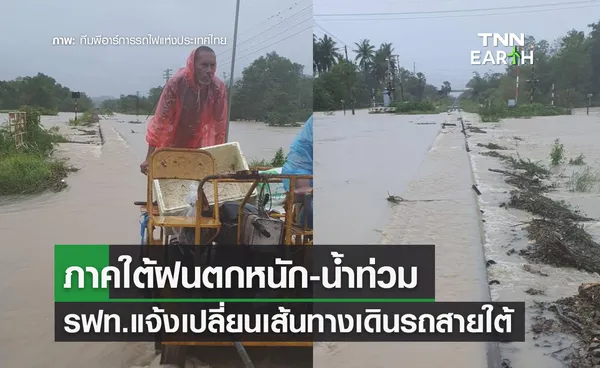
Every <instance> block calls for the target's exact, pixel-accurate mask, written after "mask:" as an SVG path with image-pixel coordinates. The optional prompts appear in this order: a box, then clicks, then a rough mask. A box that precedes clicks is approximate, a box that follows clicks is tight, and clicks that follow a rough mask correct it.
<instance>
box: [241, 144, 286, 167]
mask: <svg viewBox="0 0 600 368" xmlns="http://www.w3.org/2000/svg"><path fill="white" fill-rule="evenodd" d="M286 159H287V156H286V155H285V154H284V153H283V148H281V147H279V149H278V150H277V152H275V156H273V158H272V159H271V160H266V159H260V160H251V161H250V162H249V163H248V165H249V166H250V167H269V168H272V167H282V166H283V164H285V160H286Z"/></svg>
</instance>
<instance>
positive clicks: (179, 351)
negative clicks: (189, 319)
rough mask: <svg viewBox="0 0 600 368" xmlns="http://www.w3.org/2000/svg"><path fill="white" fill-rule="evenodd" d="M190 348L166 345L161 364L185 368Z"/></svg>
mask: <svg viewBox="0 0 600 368" xmlns="http://www.w3.org/2000/svg"><path fill="white" fill-rule="evenodd" d="M187 351H188V347H187V346H186V345H164V346H163V349H162V354H161V356H160V364H173V365H176V366H179V367H181V368H185V360H186V358H187Z"/></svg>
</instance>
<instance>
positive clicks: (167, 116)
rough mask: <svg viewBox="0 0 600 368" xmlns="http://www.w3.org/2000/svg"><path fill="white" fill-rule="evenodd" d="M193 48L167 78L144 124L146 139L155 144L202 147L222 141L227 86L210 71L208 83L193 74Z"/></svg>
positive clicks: (159, 146)
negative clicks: (198, 81) (173, 73)
mask: <svg viewBox="0 0 600 368" xmlns="http://www.w3.org/2000/svg"><path fill="white" fill-rule="evenodd" d="M195 54H196V50H194V51H193V52H192V53H191V54H190V56H189V57H188V59H187V63H186V66H185V68H181V69H179V70H178V71H177V73H175V75H174V76H173V77H171V79H169V80H168V81H167V84H166V85H165V87H164V89H163V92H162V94H161V95H160V99H159V101H158V105H157V106H156V112H155V113H154V117H153V118H152V120H151V121H150V123H149V124H148V129H147V132H146V142H148V145H149V146H152V147H156V148H164V147H171V148H202V147H208V146H214V145H217V144H223V143H225V131H226V129H227V127H226V125H227V121H226V120H227V89H226V88H225V83H223V81H221V80H220V79H218V78H217V77H215V76H214V75H213V81H212V83H211V84H209V85H208V86H200V85H198V84H197V83H196V78H195V76H194V59H195Z"/></svg>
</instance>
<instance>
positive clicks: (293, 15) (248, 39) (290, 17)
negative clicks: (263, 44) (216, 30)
mask: <svg viewBox="0 0 600 368" xmlns="http://www.w3.org/2000/svg"><path fill="white" fill-rule="evenodd" d="M298 4H299V2H298V3H296V4H295V6H297V5H298ZM292 8H294V6H292V7H290V8H288V9H287V10H290V9H292ZM311 8H312V4H311V5H309V6H307V7H305V8H302V9H301V10H300V11H298V12H296V13H294V14H292V15H291V16H289V17H287V18H284V19H283V20H281V21H279V22H278V23H276V24H274V25H272V26H271V27H269V28H267V29H266V30H264V31H261V32H260V33H259V34H257V35H254V36H252V37H249V38H247V39H246V40H244V41H242V42H240V43H238V46H240V45H243V44H245V43H248V42H250V41H252V40H253V39H255V38H257V37H259V36H262V35H263V34H264V33H265V32H268V31H269V30H271V29H273V28H275V27H277V26H278V25H280V24H282V23H285V22H289V21H290V20H291V19H293V18H295V17H297V16H299V15H301V14H302V13H304V12H306V11H307V10H309V9H311ZM284 12H285V11H284ZM281 13H282V12H279V13H277V14H276V15H280V14H281ZM276 15H273V16H271V17H270V18H269V19H268V20H267V21H265V22H261V23H260V24H257V25H256V26H255V27H252V28H251V29H253V28H258V27H259V26H261V25H263V24H265V23H267V22H268V21H269V20H271V19H273V17H274V16H276ZM311 16H312V14H311ZM232 50H233V48H230V49H227V50H224V51H222V52H220V53H219V54H218V55H217V57H218V56H221V55H223V54H225V53H227V52H229V51H232Z"/></svg>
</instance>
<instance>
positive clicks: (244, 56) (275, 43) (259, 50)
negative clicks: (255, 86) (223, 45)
mask: <svg viewBox="0 0 600 368" xmlns="http://www.w3.org/2000/svg"><path fill="white" fill-rule="evenodd" d="M312 28H313V26H312V24H311V26H310V27H307V28H304V29H302V30H300V31H298V32H296V33H294V34H291V35H289V36H287V37H286V38H283V39H281V40H279V41H277V42H273V43H272V44H270V45H267V46H265V47H263V48H260V49H258V50H254V51H253V52H251V53H249V54H246V55H242V56H240V57H238V58H236V60H239V59H243V58H246V57H248V56H251V55H254V54H256V53H259V52H261V51H263V50H266V49H268V48H269V47H272V46H274V45H277V44H278V43H281V42H283V41H286V40H288V39H290V38H292V37H294V36H297V35H299V34H300V33H302V32H306V31H308V30H309V29H312ZM229 64H231V61H228V62H226V63H224V64H221V65H219V66H225V65H229Z"/></svg>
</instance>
